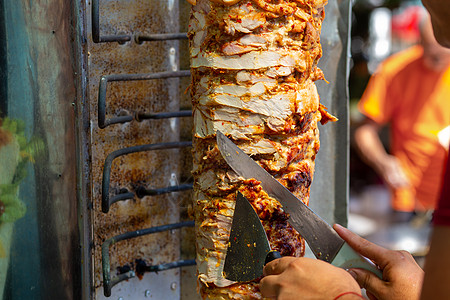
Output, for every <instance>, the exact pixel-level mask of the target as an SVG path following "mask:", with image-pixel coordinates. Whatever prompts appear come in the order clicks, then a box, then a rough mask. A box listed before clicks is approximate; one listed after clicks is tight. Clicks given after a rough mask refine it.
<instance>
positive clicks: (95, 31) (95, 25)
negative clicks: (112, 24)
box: [91, 0, 187, 44]
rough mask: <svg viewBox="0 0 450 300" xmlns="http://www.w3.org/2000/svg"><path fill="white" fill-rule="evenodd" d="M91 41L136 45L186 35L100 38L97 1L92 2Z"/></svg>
mask: <svg viewBox="0 0 450 300" xmlns="http://www.w3.org/2000/svg"><path fill="white" fill-rule="evenodd" d="M91 20H92V39H93V41H94V43H110V42H118V43H121V44H123V43H125V42H129V41H131V40H134V41H135V42H136V43H138V44H141V43H142V42H151V41H166V40H182V39H187V33H186V32H181V33H156V34H149V35H142V34H134V35H131V34H124V35H104V36H100V5H99V0H92V13H91Z"/></svg>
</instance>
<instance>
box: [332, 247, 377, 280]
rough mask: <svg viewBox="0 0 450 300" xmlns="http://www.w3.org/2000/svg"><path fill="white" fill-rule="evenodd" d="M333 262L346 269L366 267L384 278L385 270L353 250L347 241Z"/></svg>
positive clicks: (365, 268)
mask: <svg viewBox="0 0 450 300" xmlns="http://www.w3.org/2000/svg"><path fill="white" fill-rule="evenodd" d="M331 264H332V265H333V266H336V267H339V268H342V269H345V270H348V269H352V268H355V269H364V270H367V271H370V272H372V273H374V274H375V275H377V276H378V278H380V279H383V272H382V271H381V270H380V269H378V267H377V266H376V265H375V264H374V263H373V262H372V261H370V260H369V259H367V258H365V257H364V256H362V255H361V254H359V253H357V252H356V251H355V250H353V248H352V247H350V246H349V245H348V244H347V243H344V245H343V246H342V248H341V250H339V252H338V254H337V255H336V257H335V258H334V259H333V261H332V262H331Z"/></svg>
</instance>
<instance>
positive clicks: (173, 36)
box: [134, 32, 188, 44]
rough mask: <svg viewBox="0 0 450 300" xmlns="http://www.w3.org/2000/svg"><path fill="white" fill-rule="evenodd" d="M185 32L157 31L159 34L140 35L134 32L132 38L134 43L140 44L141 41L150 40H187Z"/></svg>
mask: <svg viewBox="0 0 450 300" xmlns="http://www.w3.org/2000/svg"><path fill="white" fill-rule="evenodd" d="M187 38H188V37H187V33H186V32H180V33H159V34H149V35H141V34H136V35H135V36H134V40H135V41H136V43H138V44H140V43H142V42H152V41H167V40H187Z"/></svg>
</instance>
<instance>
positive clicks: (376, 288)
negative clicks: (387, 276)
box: [349, 269, 385, 298]
mask: <svg viewBox="0 0 450 300" xmlns="http://www.w3.org/2000/svg"><path fill="white" fill-rule="evenodd" d="M349 273H350V275H352V277H353V278H355V280H356V282H358V284H359V286H360V287H361V288H365V289H366V290H367V291H368V292H369V293H371V294H373V295H374V296H376V298H380V297H379V295H380V292H381V291H382V290H383V289H384V287H385V285H384V281H382V280H381V279H379V278H378V276H376V275H375V274H373V273H372V272H369V271H367V270H363V269H350V270H349Z"/></svg>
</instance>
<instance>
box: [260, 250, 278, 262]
mask: <svg viewBox="0 0 450 300" xmlns="http://www.w3.org/2000/svg"><path fill="white" fill-rule="evenodd" d="M278 258H281V254H280V252H278V251H276V250H270V251H269V253H267V255H266V260H265V261H264V265H267V264H268V263H270V262H271V261H272V260H275V259H278Z"/></svg>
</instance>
